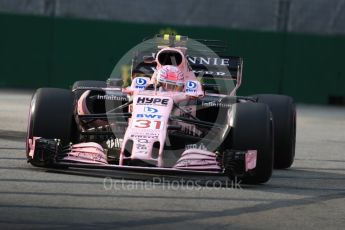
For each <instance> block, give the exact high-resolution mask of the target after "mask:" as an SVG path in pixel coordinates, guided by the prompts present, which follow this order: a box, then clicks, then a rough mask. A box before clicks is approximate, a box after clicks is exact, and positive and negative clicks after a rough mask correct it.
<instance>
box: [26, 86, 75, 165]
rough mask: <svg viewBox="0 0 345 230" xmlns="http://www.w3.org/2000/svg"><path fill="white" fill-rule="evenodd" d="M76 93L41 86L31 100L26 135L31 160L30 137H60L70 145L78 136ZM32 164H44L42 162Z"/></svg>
mask: <svg viewBox="0 0 345 230" xmlns="http://www.w3.org/2000/svg"><path fill="white" fill-rule="evenodd" d="M73 113H74V94H73V93H72V92H71V91H69V90H65V89H57V88H41V89H38V90H37V91H36V93H35V94H34V95H33V97H32V100H31V106H30V113H29V120H28V129H27V137H26V155H27V158H28V160H29V161H31V157H30V156H29V142H28V141H29V139H32V138H33V137H42V138H45V139H55V138H56V139H60V140H61V144H62V145H68V144H69V143H70V142H73V141H74V139H75V137H76V132H77V131H76V130H77V129H76V124H75V121H74V117H73ZM31 164H33V165H36V166H42V165H40V164H35V162H31Z"/></svg>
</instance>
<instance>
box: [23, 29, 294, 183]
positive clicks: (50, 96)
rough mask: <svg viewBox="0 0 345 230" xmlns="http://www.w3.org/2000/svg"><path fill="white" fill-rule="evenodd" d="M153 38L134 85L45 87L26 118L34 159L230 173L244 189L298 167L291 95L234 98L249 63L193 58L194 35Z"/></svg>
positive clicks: (138, 62) (137, 57)
mask: <svg viewBox="0 0 345 230" xmlns="http://www.w3.org/2000/svg"><path fill="white" fill-rule="evenodd" d="M154 41H158V42H157V45H155V47H154V49H155V50H153V51H152V50H150V51H147V50H145V52H134V53H133V57H132V60H131V63H132V68H131V73H130V79H124V77H123V76H118V77H112V78H110V79H109V80H108V81H106V82H105V81H104V82H103V81H78V82H75V83H74V85H73V88H72V91H71V90H66V89H57V88H41V89H38V90H37V91H36V92H35V94H34V95H33V98H32V101H31V107H30V113H29V121H28V131H27V143H26V146H27V147H26V154H27V159H28V162H30V163H31V164H32V165H34V166H41V167H56V166H63V167H71V168H89V169H90V170H91V169H109V170H112V169H113V170H128V171H140V172H141V171H145V172H156V173H157V172H158V173H159V172H162V173H172V174H201V175H203V174H204V175H222V176H224V175H226V176H228V177H229V178H231V179H233V178H235V177H238V178H241V179H242V181H244V182H247V183H264V182H266V181H268V180H269V179H270V177H271V175H272V170H273V168H289V167H290V166H291V165H292V163H293V160H294V155H295V154H294V153H295V139H296V111H295V105H294V103H293V100H292V98H290V97H288V96H284V95H272V94H265V95H253V96H250V97H243V96H236V91H237V90H238V88H239V86H240V85H241V79H242V67H243V60H242V58H240V57H233V56H226V57H224V56H222V57H219V56H214V55H213V54H210V56H208V57H207V56H205V52H200V53H198V52H194V53H193V52H190V53H189V50H188V49H189V48H188V46H187V45H186V44H187V42H188V38H187V37H183V36H178V35H176V36H173V35H163V36H160V35H158V36H156V37H155V40H154ZM201 42H204V43H207V41H201ZM209 42H211V43H212V44H214V42H215V41H209ZM198 44H199V43H198ZM200 44H201V43H200ZM217 44H218V43H217ZM212 46H214V47H219V46H218V45H209V46H208V47H212ZM208 53H209V52H206V54H208ZM146 54H149V55H146ZM126 82H127V85H126ZM229 82H231V84H233V85H231V87H227V86H226V85H227V84H228V83H229Z"/></svg>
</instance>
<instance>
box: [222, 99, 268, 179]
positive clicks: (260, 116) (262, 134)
mask: <svg viewBox="0 0 345 230" xmlns="http://www.w3.org/2000/svg"><path fill="white" fill-rule="evenodd" d="M233 114H234V117H233V119H234V120H233V126H232V127H231V129H230V133H229V134H230V135H228V137H229V138H230V140H226V141H227V143H230V146H231V148H232V149H233V150H241V151H247V150H257V163H256V167H255V169H253V171H251V172H250V173H249V174H246V175H245V176H244V177H243V178H241V179H242V180H243V182H245V183H249V184H260V183H265V182H267V181H268V180H269V179H270V178H271V175H272V171H273V127H272V121H271V114H270V111H269V109H268V106H267V105H265V104H261V103H251V102H248V103H237V104H235V105H234V106H233Z"/></svg>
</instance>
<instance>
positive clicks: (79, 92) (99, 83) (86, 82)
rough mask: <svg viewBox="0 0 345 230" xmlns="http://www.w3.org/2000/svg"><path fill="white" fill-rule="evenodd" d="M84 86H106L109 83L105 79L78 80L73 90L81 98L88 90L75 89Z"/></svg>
mask: <svg viewBox="0 0 345 230" xmlns="http://www.w3.org/2000/svg"><path fill="white" fill-rule="evenodd" d="M82 87H85V88H87V87H96V88H106V87H107V83H106V82H105V81H90V80H84V81H76V82H74V84H73V86H72V91H74V93H75V95H76V97H77V98H79V97H80V96H81V95H82V94H83V93H84V92H85V91H86V90H83V89H79V90H77V91H75V89H77V88H82Z"/></svg>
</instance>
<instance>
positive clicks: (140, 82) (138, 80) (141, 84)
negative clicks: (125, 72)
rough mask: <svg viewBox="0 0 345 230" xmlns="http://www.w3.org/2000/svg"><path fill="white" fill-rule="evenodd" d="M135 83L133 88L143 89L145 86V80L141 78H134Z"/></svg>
mask: <svg viewBox="0 0 345 230" xmlns="http://www.w3.org/2000/svg"><path fill="white" fill-rule="evenodd" d="M135 83H136V86H135V88H137V89H144V88H145V86H146V83H147V80H146V79H145V78H142V77H137V78H135Z"/></svg>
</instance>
